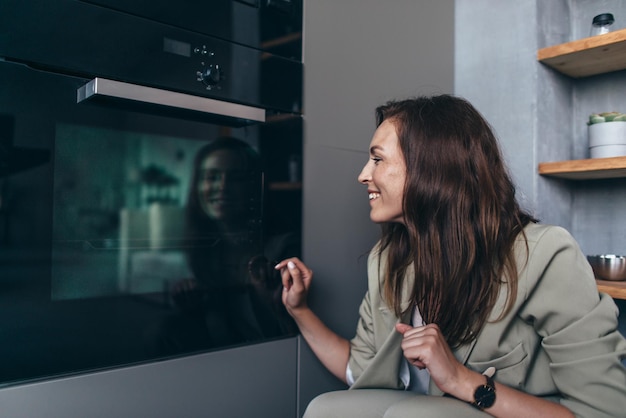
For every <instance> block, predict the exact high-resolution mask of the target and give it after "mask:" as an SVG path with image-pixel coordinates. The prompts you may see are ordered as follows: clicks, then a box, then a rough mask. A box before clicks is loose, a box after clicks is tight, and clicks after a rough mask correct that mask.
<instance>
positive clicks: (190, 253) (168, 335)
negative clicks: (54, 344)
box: [158, 137, 297, 355]
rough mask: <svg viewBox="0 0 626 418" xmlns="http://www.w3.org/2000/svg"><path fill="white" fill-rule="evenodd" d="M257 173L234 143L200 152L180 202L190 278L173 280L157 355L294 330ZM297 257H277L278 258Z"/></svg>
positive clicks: (254, 158)
mask: <svg viewBox="0 0 626 418" xmlns="http://www.w3.org/2000/svg"><path fill="white" fill-rule="evenodd" d="M262 188H263V172H262V166H261V158H260V156H259V154H258V153H257V152H256V151H255V150H254V149H253V148H252V147H251V146H250V145H248V144H247V143H245V142H243V141H241V140H239V139H236V138H233V137H219V138H217V139H215V140H213V141H211V142H209V143H208V144H207V145H205V146H203V147H202V148H200V150H199V151H198V152H197V154H196V157H195V161H194V172H193V175H192V178H191V187H190V192H189V197H188V201H187V218H186V233H185V246H186V252H187V259H188V263H189V267H190V271H191V273H192V277H189V278H184V279H182V280H178V281H176V282H175V283H174V284H173V286H172V288H171V298H172V301H173V303H174V305H175V306H176V307H177V308H178V309H179V312H177V313H176V314H175V315H172V316H170V317H168V318H167V320H166V321H165V322H164V324H162V325H161V329H160V330H159V338H158V344H159V354H167V355H169V354H176V353H180V352H184V351H195V350H201V349H206V348H213V347H223V346H227V345H232V344H239V343H243V342H250V341H258V340H261V339H264V338H273V337H276V336H280V335H284V334H285V333H287V332H293V330H292V328H293V327H291V328H290V325H291V324H292V321H291V318H289V317H288V315H287V314H286V313H284V314H283V312H284V311H285V309H284V307H283V306H282V304H281V303H280V299H278V300H277V298H276V297H275V296H274V294H275V291H276V290H278V289H280V288H281V284H280V279H279V278H278V277H276V276H278V274H272V273H276V272H275V271H274V270H272V268H271V265H272V264H273V263H272V264H270V263H269V262H268V257H271V258H272V259H273V260H276V259H280V258H278V257H279V255H278V254H274V253H273V252H272V248H274V250H275V251H284V250H286V246H283V247H280V248H276V247H277V246H276V245H272V243H273V240H266V242H264V241H263V231H262V230H261V228H262V225H263V224H262V222H261V214H262ZM287 254H288V255H293V254H297V253H294V252H289V253H285V252H281V253H280V255H281V256H282V257H285V256H287Z"/></svg>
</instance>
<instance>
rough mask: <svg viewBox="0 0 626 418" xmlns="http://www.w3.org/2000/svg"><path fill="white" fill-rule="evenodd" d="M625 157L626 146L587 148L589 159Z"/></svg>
mask: <svg viewBox="0 0 626 418" xmlns="http://www.w3.org/2000/svg"><path fill="white" fill-rule="evenodd" d="M624 156H626V145H598V146H597V147H589V157H590V158H611V157H624Z"/></svg>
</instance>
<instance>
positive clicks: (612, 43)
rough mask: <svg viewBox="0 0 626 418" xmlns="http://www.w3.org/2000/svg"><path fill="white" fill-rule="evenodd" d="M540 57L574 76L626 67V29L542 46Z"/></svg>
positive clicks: (558, 69) (555, 67)
mask: <svg viewBox="0 0 626 418" xmlns="http://www.w3.org/2000/svg"><path fill="white" fill-rule="evenodd" d="M537 60H539V61H540V62H542V63H544V64H546V65H548V66H549V67H551V68H554V69H555V70H557V71H559V72H561V73H563V74H565V75H568V76H570V77H574V78H581V77H588V76H592V75H596V74H603V73H608V72H611V71H619V70H624V69H626V29H620V30H616V31H614V32H609V33H605V34H604V35H596V36H591V37H589V38H583V39H579V40H576V41H572V42H567V43H564V44H560V45H554V46H550V47H547V48H543V49H540V50H539V52H537Z"/></svg>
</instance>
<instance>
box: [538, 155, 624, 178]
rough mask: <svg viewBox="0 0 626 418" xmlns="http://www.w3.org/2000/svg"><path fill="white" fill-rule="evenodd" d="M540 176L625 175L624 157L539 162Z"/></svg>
mask: <svg viewBox="0 0 626 418" xmlns="http://www.w3.org/2000/svg"><path fill="white" fill-rule="evenodd" d="M539 174H541V175H542V176H551V177H560V178H564V179H569V180H594V179H610V178H618V177H626V157H612V158H590V159H586V160H569V161H554V162H546V163H539Z"/></svg>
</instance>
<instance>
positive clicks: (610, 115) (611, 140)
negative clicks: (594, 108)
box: [587, 112, 626, 158]
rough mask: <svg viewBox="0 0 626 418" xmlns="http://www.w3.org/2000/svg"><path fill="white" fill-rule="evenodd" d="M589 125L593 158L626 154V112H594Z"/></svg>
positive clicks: (590, 150)
mask: <svg viewBox="0 0 626 418" xmlns="http://www.w3.org/2000/svg"><path fill="white" fill-rule="evenodd" d="M587 125H588V130H589V156H590V157H591V158H609V157H620V156H626V114H625V113H620V112H602V113H593V114H591V115H590V116H589V121H588V122H587Z"/></svg>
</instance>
